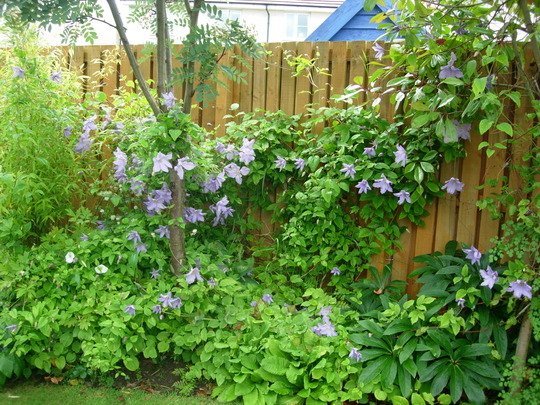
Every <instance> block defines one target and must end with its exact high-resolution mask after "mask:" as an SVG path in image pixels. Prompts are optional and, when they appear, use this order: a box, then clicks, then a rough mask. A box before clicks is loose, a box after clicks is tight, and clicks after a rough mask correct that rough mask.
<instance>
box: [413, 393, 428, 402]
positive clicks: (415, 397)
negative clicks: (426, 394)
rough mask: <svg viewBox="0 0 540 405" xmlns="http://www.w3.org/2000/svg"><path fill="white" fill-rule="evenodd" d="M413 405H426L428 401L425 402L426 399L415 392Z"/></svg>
mask: <svg viewBox="0 0 540 405" xmlns="http://www.w3.org/2000/svg"><path fill="white" fill-rule="evenodd" d="M411 404H412V405H426V401H425V400H424V398H422V396H421V395H419V394H417V393H416V392H414V393H413V394H412V395H411Z"/></svg>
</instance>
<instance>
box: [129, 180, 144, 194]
mask: <svg viewBox="0 0 540 405" xmlns="http://www.w3.org/2000/svg"><path fill="white" fill-rule="evenodd" d="M145 188H146V185H145V184H144V182H143V181H142V180H131V182H130V186H129V189H130V190H131V192H132V193H133V194H135V195H136V196H137V197H139V196H141V195H142V194H143V193H144V189H145Z"/></svg>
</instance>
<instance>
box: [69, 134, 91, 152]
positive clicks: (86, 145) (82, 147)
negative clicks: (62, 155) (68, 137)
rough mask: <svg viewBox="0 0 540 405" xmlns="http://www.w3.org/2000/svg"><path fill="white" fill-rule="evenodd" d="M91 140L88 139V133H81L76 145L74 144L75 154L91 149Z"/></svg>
mask: <svg viewBox="0 0 540 405" xmlns="http://www.w3.org/2000/svg"><path fill="white" fill-rule="evenodd" d="M92 143H93V141H92V139H91V138H90V134H89V133H88V132H85V133H83V134H82V135H81V136H80V138H79V140H78V141H77V143H76V144H75V147H74V148H73V150H74V151H75V152H77V153H84V152H86V151H88V150H90V148H91V147H92Z"/></svg>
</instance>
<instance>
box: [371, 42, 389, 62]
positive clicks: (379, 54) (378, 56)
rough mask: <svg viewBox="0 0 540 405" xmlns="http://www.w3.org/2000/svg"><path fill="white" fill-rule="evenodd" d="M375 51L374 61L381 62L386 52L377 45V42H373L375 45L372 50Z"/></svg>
mask: <svg viewBox="0 0 540 405" xmlns="http://www.w3.org/2000/svg"><path fill="white" fill-rule="evenodd" d="M372 49H373V50H374V51H375V59H377V60H382V58H383V56H384V53H385V52H386V51H385V49H384V48H383V47H382V46H381V44H379V43H378V42H375V45H373V48H372Z"/></svg>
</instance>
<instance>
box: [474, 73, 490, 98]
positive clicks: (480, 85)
mask: <svg viewBox="0 0 540 405" xmlns="http://www.w3.org/2000/svg"><path fill="white" fill-rule="evenodd" d="M486 83H487V77H480V78H477V79H474V81H473V85H472V91H473V93H474V95H475V96H478V95H479V94H481V93H483V92H484V90H485V89H486Z"/></svg>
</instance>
